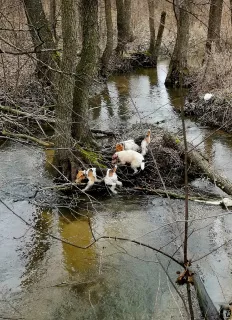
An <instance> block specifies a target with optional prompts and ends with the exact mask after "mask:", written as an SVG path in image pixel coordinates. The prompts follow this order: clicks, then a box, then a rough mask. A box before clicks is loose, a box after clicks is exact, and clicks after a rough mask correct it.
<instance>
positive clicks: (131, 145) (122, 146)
mask: <svg viewBox="0 0 232 320" xmlns="http://www.w3.org/2000/svg"><path fill="white" fill-rule="evenodd" d="M123 150H134V151H139V150H140V146H139V145H137V143H135V141H134V140H133V139H131V140H126V141H123V142H120V143H117V144H116V151H123Z"/></svg>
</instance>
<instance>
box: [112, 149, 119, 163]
mask: <svg viewBox="0 0 232 320" xmlns="http://www.w3.org/2000/svg"><path fill="white" fill-rule="evenodd" d="M117 160H118V153H117V152H115V154H113V155H112V161H111V163H112V164H115V163H117Z"/></svg>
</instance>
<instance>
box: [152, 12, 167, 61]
mask: <svg viewBox="0 0 232 320" xmlns="http://www.w3.org/2000/svg"><path fill="white" fill-rule="evenodd" d="M165 19H166V12H165V11H163V12H162V13H161V17H160V25H159V30H158V35H157V39H156V43H155V50H154V53H153V57H152V60H153V63H154V65H155V66H157V61H158V56H159V51H160V47H161V42H162V37H163V32H164V26H165Z"/></svg>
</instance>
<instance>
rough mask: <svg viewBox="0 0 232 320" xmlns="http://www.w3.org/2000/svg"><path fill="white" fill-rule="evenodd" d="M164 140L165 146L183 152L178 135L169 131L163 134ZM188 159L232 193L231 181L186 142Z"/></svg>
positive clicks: (218, 184)
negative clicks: (175, 135)
mask: <svg viewBox="0 0 232 320" xmlns="http://www.w3.org/2000/svg"><path fill="white" fill-rule="evenodd" d="M163 138H164V141H165V144H166V145H167V146H169V147H170V146H172V147H173V148H175V149H177V150H178V151H179V152H180V153H181V154H184V152H185V149H184V143H183V142H181V141H180V139H179V138H178V137H174V136H173V135H171V134H170V133H165V134H164V137H163ZM188 150H190V151H189V152H188V161H190V162H192V163H193V164H194V165H196V166H197V167H198V168H199V169H200V171H201V172H202V173H204V174H205V175H206V176H207V177H208V178H209V179H210V180H211V181H212V182H213V183H215V184H216V185H217V186H218V187H219V188H220V189H222V190H223V191H224V192H226V193H227V194H229V195H232V182H230V181H229V180H228V179H226V178H225V177H223V176H222V175H221V174H219V173H218V172H217V170H215V169H214V168H212V166H211V165H210V164H209V162H208V161H207V160H206V159H205V158H204V157H203V156H202V155H201V154H200V153H199V152H198V151H197V150H196V149H195V147H194V146H193V145H192V144H191V143H188Z"/></svg>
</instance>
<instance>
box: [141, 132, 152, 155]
mask: <svg viewBox="0 0 232 320" xmlns="http://www.w3.org/2000/svg"><path fill="white" fill-rule="evenodd" d="M150 142H151V130H150V129H149V130H148V131H147V134H146V137H145V138H144V139H143V141H142V142H141V149H142V152H141V153H142V155H143V156H145V155H146V154H147V152H148V146H149V144H150Z"/></svg>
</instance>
